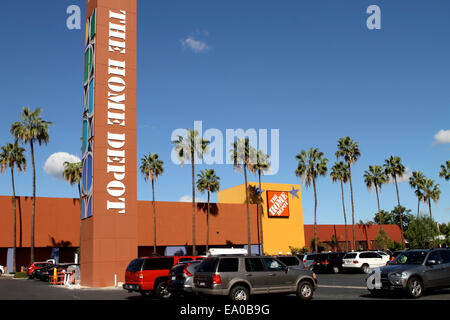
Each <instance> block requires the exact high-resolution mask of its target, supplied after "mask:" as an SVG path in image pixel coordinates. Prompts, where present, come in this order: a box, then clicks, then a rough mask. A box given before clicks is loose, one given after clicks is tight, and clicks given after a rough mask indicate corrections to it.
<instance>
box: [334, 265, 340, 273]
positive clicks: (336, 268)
mask: <svg viewBox="0 0 450 320" xmlns="http://www.w3.org/2000/svg"><path fill="white" fill-rule="evenodd" d="M339 271H341V270H340V269H339V267H338V266H334V267H333V272H334V273H339Z"/></svg>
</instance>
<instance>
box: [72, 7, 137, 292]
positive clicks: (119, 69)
mask: <svg viewBox="0 0 450 320" xmlns="http://www.w3.org/2000/svg"><path fill="white" fill-rule="evenodd" d="M136 12H137V5H136V0H114V1H111V0H88V1H87V8H86V36H85V66H84V99H83V145H82V149H83V160H82V164H83V180H82V202H81V219H82V222H81V257H80V262H81V272H82V273H81V283H82V285H86V286H93V287H103V286H111V285H112V284H114V282H115V281H123V280H124V272H125V268H126V265H127V263H129V261H130V260H132V259H133V258H135V257H136V256H137V236H138V235H137V197H136V188H137V187H136V25H137V23H136V18H137V17H136Z"/></svg>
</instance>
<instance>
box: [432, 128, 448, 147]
mask: <svg viewBox="0 0 450 320" xmlns="http://www.w3.org/2000/svg"><path fill="white" fill-rule="evenodd" d="M442 143H450V130H439V132H438V133H436V134H435V135H434V142H433V144H442Z"/></svg>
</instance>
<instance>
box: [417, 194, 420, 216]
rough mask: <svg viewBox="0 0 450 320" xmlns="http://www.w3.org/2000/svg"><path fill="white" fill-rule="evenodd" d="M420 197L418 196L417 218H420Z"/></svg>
mask: <svg viewBox="0 0 450 320" xmlns="http://www.w3.org/2000/svg"><path fill="white" fill-rule="evenodd" d="M419 209H420V199H419V197H417V219H419Z"/></svg>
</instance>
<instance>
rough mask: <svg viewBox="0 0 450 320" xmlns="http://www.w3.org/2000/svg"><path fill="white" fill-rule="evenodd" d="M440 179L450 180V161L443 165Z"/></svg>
mask: <svg viewBox="0 0 450 320" xmlns="http://www.w3.org/2000/svg"><path fill="white" fill-rule="evenodd" d="M439 177H441V178H444V179H445V180H447V181H448V180H450V160H448V161H446V162H445V165H443V164H441V172H440V173H439Z"/></svg>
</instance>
